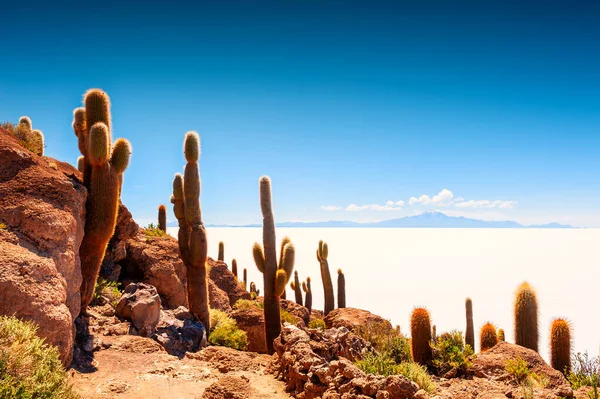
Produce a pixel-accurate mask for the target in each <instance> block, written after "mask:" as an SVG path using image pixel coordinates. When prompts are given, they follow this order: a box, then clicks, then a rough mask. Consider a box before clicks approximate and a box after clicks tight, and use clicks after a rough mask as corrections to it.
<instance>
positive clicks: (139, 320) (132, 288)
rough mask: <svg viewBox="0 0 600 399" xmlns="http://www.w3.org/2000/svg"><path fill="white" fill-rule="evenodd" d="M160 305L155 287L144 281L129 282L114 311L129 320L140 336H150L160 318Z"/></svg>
mask: <svg viewBox="0 0 600 399" xmlns="http://www.w3.org/2000/svg"><path fill="white" fill-rule="evenodd" d="M160 307H161V302H160V297H159V295H158V293H157V292H156V288H154V287H153V286H151V285H149V284H145V283H131V284H129V285H128V286H127V287H125V290H124V291H123V295H122V296H121V299H120V300H119V303H118V304H117V307H116V309H115V312H116V314H117V316H119V317H122V318H124V319H126V320H131V322H132V324H133V326H134V327H135V328H136V330H137V331H138V333H139V334H140V335H141V336H144V337H150V336H152V335H153V334H154V332H155V330H156V326H157V325H158V322H159V320H160Z"/></svg>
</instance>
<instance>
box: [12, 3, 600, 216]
mask: <svg viewBox="0 0 600 399" xmlns="http://www.w3.org/2000/svg"><path fill="white" fill-rule="evenodd" d="M10 3H11V4H7V5H5V6H3V13H4V14H5V15H6V17H5V18H3V22H2V24H1V25H0V48H1V49H2V56H1V57H2V62H0V120H9V121H13V122H16V121H17V120H18V118H19V117H20V116H21V115H28V116H30V117H31V118H32V120H33V125H34V128H39V129H41V130H42V131H43V132H44V134H45V137H46V146H47V147H46V154H47V155H48V156H52V157H55V158H58V159H61V160H65V161H69V162H71V163H75V162H76V159H77V156H78V155H79V154H78V149H77V143H76V138H75V136H74V134H73V132H72V130H71V118H72V110H73V109H74V108H75V107H77V106H79V105H80V103H81V97H82V94H83V93H84V92H85V90H86V89H88V88H91V87H100V88H102V89H104V90H106V91H107V93H108V94H109V95H110V96H111V99H112V103H113V109H112V111H113V128H114V130H113V136H114V137H125V138H128V139H129V140H130V141H131V143H132V146H133V155H132V159H131V164H130V167H129V169H128V170H127V171H126V175H125V181H124V187H123V194H122V199H123V201H124V203H125V204H126V205H127V206H128V207H129V208H130V209H131V211H132V212H133V214H134V217H136V219H137V220H138V221H139V222H140V223H141V224H146V223H149V222H151V221H155V218H156V208H157V206H158V205H159V204H160V203H165V204H168V202H169V196H170V192H171V181H172V177H173V174H174V173H176V172H179V171H182V170H183V167H184V159H183V153H182V140H183V137H184V134H185V132H186V131H188V130H196V131H198V132H199V134H200V136H201V140H202V158H201V174H202V189H203V191H202V207H203V218H204V222H205V223H207V224H212V223H219V224H220V223H231V224H245V223H253V222H259V221H260V220H261V214H260V208H259V204H258V179H259V177H260V176H261V175H263V174H267V175H270V176H271V178H272V180H273V195H274V203H275V217H276V220H278V221H280V222H283V221H314V220H356V221H372V220H373V221H374V220H384V219H391V218H395V217H401V216H405V215H411V214H414V213H417V212H422V211H425V210H433V209H438V210H441V211H444V212H446V213H448V214H456V215H465V216H471V217H478V218H482V219H494V220H499V219H510V220H516V221H520V222H523V223H544V222H549V221H558V222H563V223H571V224H575V225H578V226H590V227H600V202H599V201H598V198H599V195H600V179H599V176H598V175H599V171H600V157H599V156H598V153H599V150H600V135H599V134H598V133H599V130H600V112H599V111H600V74H599V73H598V71H600V51H599V50H600V41H599V40H598V39H599V38H600V24H598V20H599V19H600V3H598V2H595V3H594V2H585V1H577V2H572V1H566V0H565V1H548V2H509V1H486V2H481V1H477V2H476V1H468V2H467V1H465V2H447V1H437V2H434V1H422V2H401V1H385V2H383V1H381V2H380V1H364V2H354V1H292V0H289V1H281V0H280V1H272V2H249V1H239V2H232V1H219V2H202V1H198V2H195V3H193V4H187V5H175V2H161V3H153V2H151V1H146V2H143V3H138V4H135V3H133V2H130V3H129V4H128V5H127V6H123V5H120V4H119V3H118V2H110V1H106V2H102V5H101V6H98V7H97V8H95V9H94V8H90V5H89V4H87V3H81V2H78V3H71V4H69V3H67V2H61V3H60V4H42V3H40V4H37V3H36V2H28V3H26V4H25V3H24V2H19V3H23V4H16V3H17V2H10ZM525 3H527V4H525ZM444 190H447V191H444ZM448 192H450V193H451V195H450V194H448ZM440 193H441V194H440ZM423 195H427V197H423ZM436 196H437V197H436ZM411 197H414V199H413V201H410V199H411ZM388 201H390V202H388ZM411 202H412V204H411ZM169 208H170V206H169ZM169 217H170V219H171V220H172V219H173V218H172V214H171V212H170V213H169Z"/></svg>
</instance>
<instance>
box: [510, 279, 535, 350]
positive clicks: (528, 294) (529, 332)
mask: <svg viewBox="0 0 600 399" xmlns="http://www.w3.org/2000/svg"><path fill="white" fill-rule="evenodd" d="M514 315H515V344H517V345H521V346H523V347H525V348H529V349H532V350H534V351H536V352H537V351H538V339H539V333H538V303H537V297H536V294H535V290H534V289H533V288H532V287H531V286H530V285H529V284H528V283H527V282H524V283H523V284H521V285H520V286H519V288H518V289H517V292H516V295H515V308H514Z"/></svg>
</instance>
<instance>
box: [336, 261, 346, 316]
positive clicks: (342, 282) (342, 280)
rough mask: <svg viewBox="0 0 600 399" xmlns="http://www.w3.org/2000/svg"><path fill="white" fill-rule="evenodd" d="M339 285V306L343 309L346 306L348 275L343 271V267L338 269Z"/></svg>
mask: <svg viewBox="0 0 600 399" xmlns="http://www.w3.org/2000/svg"><path fill="white" fill-rule="evenodd" d="M337 286H338V291H337V297H338V308H339V309H342V308H345V307H346V277H345V276H344V273H342V269H338V281H337Z"/></svg>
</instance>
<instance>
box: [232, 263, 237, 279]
mask: <svg viewBox="0 0 600 399" xmlns="http://www.w3.org/2000/svg"><path fill="white" fill-rule="evenodd" d="M231 273H233V275H234V276H235V279H236V280H237V279H238V270H237V260H235V259H233V260H232V261H231Z"/></svg>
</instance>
